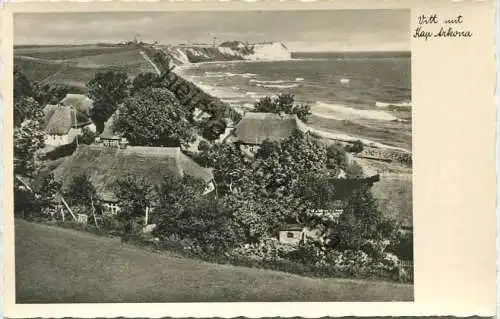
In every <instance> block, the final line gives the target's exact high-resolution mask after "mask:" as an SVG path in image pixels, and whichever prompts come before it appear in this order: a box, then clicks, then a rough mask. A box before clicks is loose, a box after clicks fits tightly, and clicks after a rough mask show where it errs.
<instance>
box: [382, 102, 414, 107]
mask: <svg viewBox="0 0 500 319" xmlns="http://www.w3.org/2000/svg"><path fill="white" fill-rule="evenodd" d="M375 106H376V107H381V108H384V107H389V106H396V107H411V102H400V103H386V102H379V101H376V102H375Z"/></svg>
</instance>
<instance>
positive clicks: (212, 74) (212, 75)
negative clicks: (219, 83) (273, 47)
mask: <svg viewBox="0 0 500 319" xmlns="http://www.w3.org/2000/svg"><path fill="white" fill-rule="evenodd" d="M256 75H257V74H254V73H242V74H238V73H231V72H210V71H207V72H205V77H207V78H227V77H233V76H241V77H242V78H251V77H254V76H256Z"/></svg>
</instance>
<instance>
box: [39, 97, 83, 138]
mask: <svg viewBox="0 0 500 319" xmlns="http://www.w3.org/2000/svg"><path fill="white" fill-rule="evenodd" d="M43 112H44V124H43V130H44V131H45V133H46V136H45V144H46V145H47V146H53V147H57V146H61V145H66V144H71V143H72V142H73V141H74V139H75V138H76V136H78V135H79V134H81V133H82V131H81V129H82V128H83V127H85V126H88V125H93V124H92V121H91V120H90V118H89V117H88V116H87V115H85V114H84V113H82V112H80V111H78V110H76V109H75V108H73V107H68V106H64V105H50V104H49V105H46V106H45V108H44V109H43Z"/></svg>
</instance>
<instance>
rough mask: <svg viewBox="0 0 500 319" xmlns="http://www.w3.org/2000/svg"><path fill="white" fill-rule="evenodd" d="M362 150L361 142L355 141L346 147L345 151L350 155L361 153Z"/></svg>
mask: <svg viewBox="0 0 500 319" xmlns="http://www.w3.org/2000/svg"><path fill="white" fill-rule="evenodd" d="M363 148H364V145H363V142H361V141H360V140H356V141H354V142H352V144H348V145H346V147H345V150H346V151H347V152H351V153H361V152H362V151H363Z"/></svg>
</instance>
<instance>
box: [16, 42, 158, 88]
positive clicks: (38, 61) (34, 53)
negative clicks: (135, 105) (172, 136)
mask: <svg viewBox="0 0 500 319" xmlns="http://www.w3.org/2000/svg"><path fill="white" fill-rule="evenodd" d="M139 52H140V51H139V50H138V49H136V48H132V47H126V46H122V47H114V46H112V47H100V46H95V45H89V46H75V47H71V46H68V47H60V46H50V47H35V48H15V49H14V65H15V66H17V67H19V68H20V69H21V71H22V72H23V73H24V74H25V75H26V76H27V77H28V79H29V80H31V81H37V82H38V81H40V82H43V83H56V84H66V85H69V86H71V87H72V91H73V92H79V93H84V92H85V90H86V88H85V84H86V83H87V82H88V81H89V80H90V79H92V77H93V76H94V74H95V73H96V72H99V71H105V70H113V71H123V72H127V73H128V75H129V76H130V77H135V76H136V75H137V74H139V73H142V72H154V71H155V70H154V69H153V68H152V66H151V65H150V64H149V63H148V62H147V61H146V60H145V59H144V58H143V57H142V56H141V54H140V53H139Z"/></svg>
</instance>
